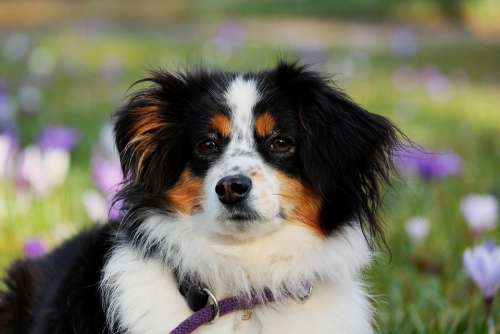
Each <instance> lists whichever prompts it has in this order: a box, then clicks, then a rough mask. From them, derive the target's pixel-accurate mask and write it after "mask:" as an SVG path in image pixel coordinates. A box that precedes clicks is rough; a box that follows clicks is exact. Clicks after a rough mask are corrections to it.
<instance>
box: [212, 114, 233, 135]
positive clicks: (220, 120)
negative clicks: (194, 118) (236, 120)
mask: <svg viewBox="0 0 500 334" xmlns="http://www.w3.org/2000/svg"><path fill="white" fill-rule="evenodd" d="M212 126H213V127H214V129H215V130H216V131H217V132H218V133H219V134H220V135H221V136H222V137H225V138H228V137H229V135H230V134H231V120H230V119H229V117H227V116H226V115H224V114H222V113H217V114H215V116H214V117H213V118H212Z"/></svg>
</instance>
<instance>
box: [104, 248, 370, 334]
mask: <svg viewBox="0 0 500 334" xmlns="http://www.w3.org/2000/svg"><path fill="white" fill-rule="evenodd" d="M105 273H106V274H105V277H106V283H107V284H109V285H105V286H104V289H105V291H106V292H108V293H110V295H109V296H108V298H109V301H110V305H109V306H110V307H111V313H110V316H111V318H110V321H112V322H114V323H115V324H117V325H118V326H119V327H121V328H122V329H127V333H130V334H166V333H169V331H170V330H172V329H173V328H174V327H175V326H176V325H177V324H179V323H180V322H181V321H183V320H184V319H186V318H187V317H189V316H190V315H191V313H192V311H191V310H190V309H189V307H188V306H187V304H186V302H185V300H184V298H183V297H182V296H181V295H180V293H179V292H178V289H177V286H176V282H175V280H174V276H173V275H172V273H170V272H168V271H166V270H165V269H164V266H163V265H162V264H161V263H160V262H159V261H158V260H154V259H148V260H144V259H142V258H141V257H139V255H138V254H137V253H136V252H135V251H134V250H132V249H130V248H121V249H118V250H116V251H115V252H114V254H113V256H112V257H111V259H110V260H109V262H108V264H107V266H106V269H105ZM306 332H307V333H309V334H313V333H334V332H335V333H353V334H354V333H360V334H361V333H371V307H370V305H369V303H368V301H367V298H366V296H365V292H364V291H363V289H362V288H361V285H360V284H359V282H357V281H354V280H353V281H346V282H343V283H340V282H339V283H337V284H322V285H320V286H316V287H314V290H313V293H312V295H311V297H310V298H309V299H308V300H307V301H305V302H303V303H300V302H297V301H294V300H289V301H285V302H283V303H276V304H268V305H264V306H259V307H257V308H255V309H254V310H253V312H252V316H251V318H250V319H249V320H243V312H235V313H231V314H229V315H226V316H224V317H221V318H219V319H218V320H217V321H216V322H214V323H213V324H211V325H205V326H203V327H202V328H200V329H199V330H198V331H197V333H203V334H209V333H218V334H224V333H238V334H244V333H249V334H250V333H261V334H267V333H269V334H271V333H306Z"/></svg>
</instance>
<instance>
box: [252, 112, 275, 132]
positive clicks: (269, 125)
mask: <svg viewBox="0 0 500 334" xmlns="http://www.w3.org/2000/svg"><path fill="white" fill-rule="evenodd" d="M275 126H276V121H275V119H274V117H273V116H272V115H271V114H270V113H268V112H265V113H263V114H262V115H259V117H257V119H256V120H255V131H256V132H257V135H259V136H260V137H265V136H268V135H270V134H271V132H273V130H274V127H275Z"/></svg>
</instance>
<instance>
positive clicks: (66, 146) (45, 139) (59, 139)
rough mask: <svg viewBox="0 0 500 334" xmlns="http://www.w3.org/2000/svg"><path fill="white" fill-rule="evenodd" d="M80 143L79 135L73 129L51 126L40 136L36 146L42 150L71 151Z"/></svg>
mask: <svg viewBox="0 0 500 334" xmlns="http://www.w3.org/2000/svg"><path fill="white" fill-rule="evenodd" d="M79 141H80V134H79V132H78V131H77V130H76V129H74V128H69V127H58V126H52V127H48V128H45V129H44V130H43V131H42V133H41V134H40V138H39V140H38V144H39V145H40V147H41V148H42V150H48V149H59V150H63V151H71V150H72V149H74V148H75V146H76V145H77V144H78V142H79Z"/></svg>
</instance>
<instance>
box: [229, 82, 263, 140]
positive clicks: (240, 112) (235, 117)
mask: <svg viewBox="0 0 500 334" xmlns="http://www.w3.org/2000/svg"><path fill="white" fill-rule="evenodd" d="M225 97H226V101H227V104H228V105H229V108H230V109H231V113H232V128H233V129H232V133H233V134H234V135H235V136H234V137H236V138H238V139H245V140H250V138H251V137H252V134H253V131H251V130H252V115H253V113H252V109H253V107H254V105H255V104H256V103H257V101H258V99H259V92H258V90H257V85H256V83H255V81H254V80H251V79H249V80H245V79H243V78H242V77H237V78H236V79H234V81H233V82H231V84H230V85H229V88H228V90H227V92H226V94H225Z"/></svg>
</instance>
